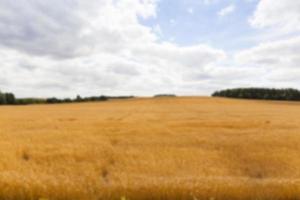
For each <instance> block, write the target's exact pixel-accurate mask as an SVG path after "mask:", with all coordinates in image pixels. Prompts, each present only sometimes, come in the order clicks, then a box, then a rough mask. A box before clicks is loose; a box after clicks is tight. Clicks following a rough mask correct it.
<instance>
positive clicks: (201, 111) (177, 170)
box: [0, 97, 300, 200]
mask: <svg viewBox="0 0 300 200" xmlns="http://www.w3.org/2000/svg"><path fill="white" fill-rule="evenodd" d="M38 199H43V200H46V199H49V200H52V199H53V200H76V199H80V200H81V199H82V200H85V199H91V200H102V199H103V200H109V199H116V200H121V199H122V200H125V199H126V200H127V199H129V200H146V199H147V200H150V199H160V200H164V199H166V200H177V199H182V200H202V199H206V200H218V199H220V200H223V199H224V200H235V199H240V200H242V199H243V200H244V199H246V200H279V199H280V200H296V199H300V103H289V102H275V101H270V102H266V101H246V100H228V99H218V98H196V97H194V98H156V99H131V100H116V101H108V102H101V103H82V104H66V105H35V106H19V107H18V106H15V107H9V106H4V107H0V200H38Z"/></svg>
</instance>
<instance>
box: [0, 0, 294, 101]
mask: <svg viewBox="0 0 300 200" xmlns="http://www.w3.org/2000/svg"><path fill="white" fill-rule="evenodd" d="M62 16H63V17H62ZM299 52H300V1H298V0H297V1H295V0H277V1H275V0H88V1H86V0H51V1H44V0H30V1H28V0H18V1H12V0H1V1H0V60H1V65H0V72H1V73H0V90H3V91H10V92H14V93H15V94H16V95H17V96H21V97H31V96H38V97H49V96H50V97H51V96H58V97H74V96H76V95H77V94H81V95H83V96H85V95H86V96H90V95H98V94H107V95H139V96H151V95H154V94H157V93H175V94H178V95H210V94H211V93H212V92H214V91H215V90H219V89H224V88H234V87H280V88H281V87H294V88H300V80H299V77H300V54H299ZM16 72H17V73H16Z"/></svg>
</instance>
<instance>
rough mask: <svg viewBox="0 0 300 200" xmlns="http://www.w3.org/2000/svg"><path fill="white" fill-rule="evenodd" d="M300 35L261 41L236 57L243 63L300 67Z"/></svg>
mask: <svg viewBox="0 0 300 200" xmlns="http://www.w3.org/2000/svg"><path fill="white" fill-rule="evenodd" d="M298 52H300V37H293V38H290V39H284V40H278V41H273V42H266V43H261V44H260V45H258V46H256V47H253V48H250V49H247V50H244V51H241V52H239V53H238V54H237V55H236V59H237V60H238V61H239V62H240V63H243V64H248V65H259V66H261V67H271V68H279V67H280V68H291V67H299V63H300V55H299V53H298Z"/></svg>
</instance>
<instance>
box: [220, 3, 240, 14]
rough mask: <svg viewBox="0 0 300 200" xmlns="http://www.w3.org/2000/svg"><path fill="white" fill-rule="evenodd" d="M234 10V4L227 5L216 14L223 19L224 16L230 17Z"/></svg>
mask: <svg viewBox="0 0 300 200" xmlns="http://www.w3.org/2000/svg"><path fill="white" fill-rule="evenodd" d="M235 9H236V7H235V5H234V4H231V5H228V6H226V7H225V8H223V9H222V10H220V11H219V12H218V15H219V16H220V17H224V16H227V15H230V14H231V13H233V12H234V11H235Z"/></svg>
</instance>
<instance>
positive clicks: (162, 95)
mask: <svg viewBox="0 0 300 200" xmlns="http://www.w3.org/2000/svg"><path fill="white" fill-rule="evenodd" d="M160 97H176V95H175V94H157V95H154V98H160Z"/></svg>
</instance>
